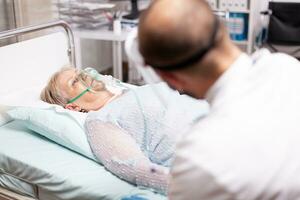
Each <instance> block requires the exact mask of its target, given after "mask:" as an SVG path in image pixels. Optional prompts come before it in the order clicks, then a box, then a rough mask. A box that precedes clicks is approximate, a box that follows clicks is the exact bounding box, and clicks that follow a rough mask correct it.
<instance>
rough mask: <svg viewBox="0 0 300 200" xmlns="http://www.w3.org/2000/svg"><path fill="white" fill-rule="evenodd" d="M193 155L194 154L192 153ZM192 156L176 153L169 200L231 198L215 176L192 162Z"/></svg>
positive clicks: (218, 199)
mask: <svg viewBox="0 0 300 200" xmlns="http://www.w3.org/2000/svg"><path fill="white" fill-rule="evenodd" d="M194 156H195V155H194ZM192 157H193V156H182V155H177V156H176V158H175V160H174V163H173V166H172V169H171V177H172V178H171V180H170V186H169V192H168V193H169V199H170V200H195V199H201V200H232V199H235V197H233V195H232V194H231V193H230V192H228V191H227V190H226V188H225V187H223V186H222V185H221V184H220V183H218V182H217V179H216V177H214V176H213V175H212V174H210V173H209V171H206V170H205V169H203V168H201V166H199V165H197V164H196V163H195V162H193V159H192Z"/></svg>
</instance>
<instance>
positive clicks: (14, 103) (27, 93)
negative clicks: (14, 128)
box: [0, 86, 52, 126]
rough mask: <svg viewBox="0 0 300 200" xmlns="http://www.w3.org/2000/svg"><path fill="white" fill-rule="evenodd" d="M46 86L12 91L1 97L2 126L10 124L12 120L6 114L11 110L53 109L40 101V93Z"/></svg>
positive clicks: (0, 114) (0, 124)
mask: <svg viewBox="0 0 300 200" xmlns="http://www.w3.org/2000/svg"><path fill="white" fill-rule="evenodd" d="M43 87H44V86H33V87H29V88H24V89H23V90H18V91H11V92H10V93H8V94H6V95H4V94H2V95H1V96H0V126H3V125H4V124H6V123H8V122H10V121H11V120H12V119H11V118H10V117H9V116H8V115H7V114H6V111H8V110H9V109H11V108H14V107H18V106H31V107H39V108H48V107H51V106H52V105H51V104H48V103H46V102H43V101H42V100H40V93H41V91H42V89H43Z"/></svg>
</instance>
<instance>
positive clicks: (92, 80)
mask: <svg viewBox="0 0 300 200" xmlns="http://www.w3.org/2000/svg"><path fill="white" fill-rule="evenodd" d="M78 81H79V82H80V83H81V84H82V85H84V86H85V87H86V89H85V90H83V91H82V92H81V93H80V94H79V95H78V96H76V97H74V98H72V99H70V100H69V101H68V103H73V102H75V101H76V100H78V99H79V98H80V97H82V96H83V95H84V94H85V93H87V92H92V93H97V92H101V91H103V90H105V89H106V87H107V88H108V90H111V91H112V92H113V93H116V92H115V89H116V90H118V89H127V88H128V87H126V86H125V85H123V84H122V83H121V81H120V80H118V79H116V78H114V77H112V76H110V75H102V74H99V73H98V71H97V70H95V69H93V68H86V69H84V70H80V71H79V72H78V73H77V75H76V76H75V77H74V79H73V80H72V85H73V84H75V83H77V82H78Z"/></svg>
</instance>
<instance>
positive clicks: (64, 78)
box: [57, 69, 105, 110]
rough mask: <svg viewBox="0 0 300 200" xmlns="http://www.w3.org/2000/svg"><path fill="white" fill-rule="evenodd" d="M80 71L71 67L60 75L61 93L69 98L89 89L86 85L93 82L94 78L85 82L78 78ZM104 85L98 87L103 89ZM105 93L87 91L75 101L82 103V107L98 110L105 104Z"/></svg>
mask: <svg viewBox="0 0 300 200" xmlns="http://www.w3.org/2000/svg"><path fill="white" fill-rule="evenodd" d="M78 76H79V71H78V70H76V69H70V70H66V71H63V72H61V74H60V75H59V76H58V80H57V83H58V87H59V90H60V91H61V95H63V97H65V98H67V99H73V98H75V97H77V96H78V95H79V94H80V93H82V92H83V91H84V90H86V89H87V86H86V85H89V84H90V83H91V82H92V79H89V78H87V79H86V80H85V82H86V83H87V84H83V83H82V82H81V81H79V79H78ZM103 88H104V85H102V86H99V87H98V89H99V90H101V89H102V91H103ZM103 101H105V99H104V98H103V95H100V93H98V92H89V91H88V92H86V93H85V94H84V95H83V96H81V97H80V98H79V99H77V100H76V101H75V102H74V103H75V104H77V105H80V106H81V107H82V108H86V109H88V110H97V109H98V108H99V107H101V106H102V105H103Z"/></svg>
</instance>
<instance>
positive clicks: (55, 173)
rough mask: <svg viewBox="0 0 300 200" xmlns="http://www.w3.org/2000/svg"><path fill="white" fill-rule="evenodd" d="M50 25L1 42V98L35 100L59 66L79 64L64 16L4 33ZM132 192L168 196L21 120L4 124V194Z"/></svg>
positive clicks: (78, 197) (73, 198) (78, 196)
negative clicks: (128, 179)
mask: <svg viewBox="0 0 300 200" xmlns="http://www.w3.org/2000/svg"><path fill="white" fill-rule="evenodd" d="M45 29H47V30H51V31H50V32H51V33H49V34H47V35H44V36H41V37H36V38H33V39H29V40H26V41H21V42H18V43H14V44H11V45H8V46H4V47H0V69H1V73H0V104H3V103H4V102H6V103H7V102H8V101H12V102H13V101H15V102H16V104H17V103H20V105H23V106H24V105H29V104H32V103H33V102H34V99H35V98H38V94H37V91H40V89H41V88H42V86H44V85H45V84H46V81H47V80H48V78H49V76H50V75H51V74H52V73H53V72H55V71H57V70H58V69H59V68H60V67H61V66H63V65H65V64H67V63H72V64H73V65H74V66H76V61H75V52H74V45H73V36H72V31H71V30H70V28H69V26H68V25H67V24H66V23H65V22H63V21H58V22H51V23H47V24H42V25H38V26H30V27H25V28H21V29H16V30H12V31H6V32H2V33H0V39H1V38H8V37H12V36H20V35H23V34H27V33H31V32H33V31H37V30H45ZM32 91H35V92H32ZM0 121H1V120H0ZM132 196H138V197H143V198H145V199H151V200H153V199H154V200H155V199H158V200H159V199H161V200H163V199H166V197H165V196H162V195H159V194H156V193H154V192H152V191H151V190H148V189H144V188H139V187H136V186H134V185H132V184H129V183H127V182H125V181H123V180H121V179H119V178H118V177H116V176H114V175H113V174H111V173H110V172H108V171H107V170H106V169H105V168H104V167H103V166H102V165H100V164H98V163H96V162H95V161H93V160H91V159H89V158H86V157H84V156H82V155H80V154H78V153H75V152H73V151H71V150H69V149H67V148H65V147H63V146H61V145H58V144H56V143H54V142H52V141H50V140H48V139H47V138H45V137H43V136H40V135H39V134H38V133H36V132H34V131H32V130H29V129H28V128H26V127H25V126H24V125H23V124H22V123H20V122H18V121H16V120H15V121H10V122H7V123H2V125H1V126H0V200H2V199H5V200H8V199H17V200H21V199H22V200H32V199H39V200H59V199H65V200H96V199H97V200H101V199H105V200H110V199H112V200H113V199H122V198H124V197H132Z"/></svg>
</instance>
